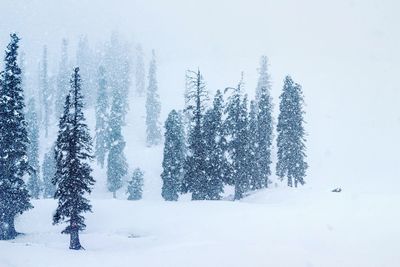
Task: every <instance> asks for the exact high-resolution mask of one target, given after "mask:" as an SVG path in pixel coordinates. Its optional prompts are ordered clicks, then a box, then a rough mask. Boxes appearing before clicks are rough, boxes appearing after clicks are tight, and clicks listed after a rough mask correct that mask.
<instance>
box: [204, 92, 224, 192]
mask: <svg viewBox="0 0 400 267" xmlns="http://www.w3.org/2000/svg"><path fill="white" fill-rule="evenodd" d="M223 112H224V103H223V96H222V94H221V92H220V91H219V90H218V91H217V93H216V95H215V97H214V103H213V107H212V108H211V109H210V110H208V111H207V112H206V114H205V116H204V138H205V148H206V154H207V158H206V166H207V167H206V176H207V187H208V190H207V191H208V194H207V199H210V200H218V199H221V194H222V193H223V192H224V181H225V180H226V176H227V175H228V170H229V169H228V162H227V159H226V156H225V151H226V148H227V142H226V138H225V134H224V128H223V121H222V115H223Z"/></svg>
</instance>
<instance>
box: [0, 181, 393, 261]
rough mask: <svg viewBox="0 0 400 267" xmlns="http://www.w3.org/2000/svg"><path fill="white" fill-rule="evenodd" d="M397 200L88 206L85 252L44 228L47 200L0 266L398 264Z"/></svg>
mask: <svg viewBox="0 0 400 267" xmlns="http://www.w3.org/2000/svg"><path fill="white" fill-rule="evenodd" d="M399 201H400V196H399V195H379V194H367V193H365V194H362V193H355V192H342V193H340V194H338V193H331V192H325V191H318V192H315V191H313V190H311V189H303V190H297V191H294V190H283V189H282V190H277V189H271V190H265V191H262V192H259V193H256V194H254V195H251V196H249V197H248V198H246V199H244V200H243V201H240V202H229V201H192V202H189V201H182V202H177V203H175V202H174V203H167V202H158V201H137V202H133V201H126V200H111V199H109V200H102V199H93V213H92V214H89V215H88V216H87V225H88V228H87V230H86V231H84V232H83V233H82V234H81V239H82V244H83V245H84V246H85V248H86V250H84V251H71V250H68V249H67V245H68V238H69V237H68V236H67V235H61V234H60V231H61V229H62V227H63V226H62V225H60V226H52V225H51V216H52V213H53V211H54V209H55V207H56V202H55V201H53V200H38V201H34V202H33V204H34V205H35V209H33V210H31V211H29V212H27V213H25V214H24V215H22V216H21V217H19V218H18V220H17V229H19V230H20V231H22V232H24V233H25V235H23V236H20V237H18V238H17V239H16V240H14V241H7V242H6V241H1V242H0V251H1V253H0V266H2V267H3V266H4V267H6V266H7V267H8V266H12V267H38V266H40V267H54V266H57V267H63V266H87V267H89V266H90V267H100V266H113V267H120V266H121V267H122V266H171V267H180V266H238V267H239V266H274V267H278V266H297V267H303V266H304V267H311V266H315V267H317V266H332V267H337V266H349V267H350V266H363V267H369V266H371V267H375V266H399V264H400V255H399V253H398V240H399V239H400V232H399V230H398V225H399V224H400V216H399V214H398V213H395V212H394V211H395V210H396V209H397V205H396V203H399Z"/></svg>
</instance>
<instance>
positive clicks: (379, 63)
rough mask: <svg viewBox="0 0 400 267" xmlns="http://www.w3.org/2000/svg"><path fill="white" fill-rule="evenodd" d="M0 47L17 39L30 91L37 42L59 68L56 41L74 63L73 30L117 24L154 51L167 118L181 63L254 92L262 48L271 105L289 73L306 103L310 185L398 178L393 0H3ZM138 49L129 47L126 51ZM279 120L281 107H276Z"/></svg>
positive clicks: (398, 56)
mask: <svg viewBox="0 0 400 267" xmlns="http://www.w3.org/2000/svg"><path fill="white" fill-rule="evenodd" d="M0 3H1V5H0V6H1V8H0V10H1V16H0V25H1V27H0V47H2V49H3V48H5V47H6V45H7V43H8V41H9V33H10V32H17V33H19V36H20V37H21V39H22V40H21V50H22V51H24V53H25V58H26V66H27V72H28V75H27V76H28V77H27V78H28V85H27V86H28V87H29V86H31V87H34V86H36V81H37V73H36V72H37V66H38V62H39V61H40V59H41V55H42V51H43V45H47V46H48V58H49V69H57V68H56V66H57V64H58V60H59V58H60V56H59V55H60V46H61V40H62V38H67V39H68V40H69V43H70V51H69V56H70V59H72V60H75V48H76V46H77V44H78V40H79V37H81V36H83V35H87V37H88V40H89V44H90V45H91V46H94V47H95V46H96V45H97V44H100V43H101V42H104V41H106V40H108V39H109V38H110V34H111V33H112V32H118V33H119V34H121V35H123V36H124V37H126V38H127V39H128V40H130V41H132V43H138V42H140V43H142V44H143V46H144V47H145V48H146V49H147V50H146V51H145V54H146V58H145V60H146V62H148V60H149V59H150V55H151V54H150V52H151V51H150V50H149V49H150V48H154V49H155V50H156V52H157V58H158V64H159V65H158V78H159V80H158V82H159V94H160V99H161V101H162V116H161V120H162V121H164V120H165V118H166V115H167V113H168V112H169V111H170V110H171V109H172V108H181V107H183V93H184V89H185V70H187V69H197V68H200V69H201V70H202V72H203V74H204V78H205V81H206V83H207V88H208V90H209V91H210V92H211V94H213V92H215V91H216V90H217V89H223V88H225V87H227V86H235V85H236V84H237V82H238V81H239V79H240V73H241V71H244V73H245V83H246V85H245V90H246V91H247V92H248V93H249V94H250V96H253V95H254V92H255V88H256V82H257V67H258V62H259V58H260V56H261V55H267V56H268V58H269V62H270V74H271V78H272V81H273V85H272V95H273V97H274V99H273V100H274V104H275V109H277V107H278V103H279V102H278V97H279V94H280V93H281V88H282V84H283V79H284V76H285V75H286V74H290V75H292V77H293V79H294V80H295V81H296V82H298V83H300V84H301V85H302V86H303V90H304V95H305V101H306V108H305V109H306V121H307V124H306V130H307V132H308V138H307V139H308V142H307V147H308V149H307V154H308V162H309V165H310V168H309V170H308V177H307V178H306V181H307V183H308V186H311V187H323V188H327V189H330V188H332V187H336V186H342V187H343V189H344V190H347V189H349V190H350V189H355V188H356V187H358V189H357V190H363V191H368V192H374V191H389V190H390V191H392V190H393V191H394V189H395V188H396V185H397V186H399V185H400V179H399V177H398V175H399V174H400V157H399V151H400V142H399V137H400V107H399V104H398V103H399V102H400V101H399V100H400V88H399V83H398V81H397V77H398V75H399V73H400V66H399V62H400V52H399V47H400V31H399V29H398V25H400V18H398V11H399V10H400V3H399V2H398V1H395V0H392V1H389V0H380V1H372V0H354V1H350V0H337V1H317V0H306V1H296V0H283V1H282V0H280V1H270V0H247V1H239V0H231V1H228V0H220V1H213V0H203V1H194V0H186V1H181V0H170V1H161V0H158V1H157V0H140V1H139V0H133V1H128V0H125V1H123V0H115V1H106V0H96V1H89V0H79V1H75V0H65V1H54V0H18V1H15V0H1V1H0ZM133 49H134V46H133V47H132V50H133ZM275 117H277V113H276V114H275Z"/></svg>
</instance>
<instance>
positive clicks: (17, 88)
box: [0, 34, 32, 240]
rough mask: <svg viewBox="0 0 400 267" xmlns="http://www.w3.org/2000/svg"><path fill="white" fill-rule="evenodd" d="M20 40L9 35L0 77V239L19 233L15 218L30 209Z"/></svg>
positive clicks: (27, 140)
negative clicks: (26, 183)
mask: <svg viewBox="0 0 400 267" xmlns="http://www.w3.org/2000/svg"><path fill="white" fill-rule="evenodd" d="M19 40H20V39H19V37H18V36H17V35H16V34H11V42H10V43H9V45H8V46H7V49H6V53H5V54H6V55H5V70H4V72H2V73H1V75H0V77H1V78H0V125H1V127H0V239H1V240H6V239H13V238H15V236H16V235H17V234H18V233H17V232H16V230H15V226H14V219H15V216H16V215H17V214H22V213H23V212H24V211H26V210H28V209H30V208H32V205H31V203H30V202H29V193H28V190H27V189H26V186H25V183H24V181H23V179H22V177H23V176H24V174H26V173H27V172H28V171H29V169H30V166H29V164H28V160H27V159H28V156H27V150H28V143H29V139H28V133H27V130H26V121H25V115H24V106H25V105H24V94H23V88H22V87H21V69H20V68H19V66H18V63H17V57H18V47H19V44H18V43H19Z"/></svg>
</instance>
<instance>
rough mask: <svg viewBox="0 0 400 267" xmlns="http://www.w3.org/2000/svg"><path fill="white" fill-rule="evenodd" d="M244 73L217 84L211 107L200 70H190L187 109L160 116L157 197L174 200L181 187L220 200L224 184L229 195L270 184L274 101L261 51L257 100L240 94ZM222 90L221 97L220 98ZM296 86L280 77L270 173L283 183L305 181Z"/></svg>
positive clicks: (195, 195)
mask: <svg viewBox="0 0 400 267" xmlns="http://www.w3.org/2000/svg"><path fill="white" fill-rule="evenodd" d="M243 88H244V81H243V74H242V78H241V80H240V82H239V83H238V85H237V86H236V87H232V88H231V87H229V88H226V89H225V90H224V93H222V92H221V91H220V90H218V91H217V92H216V94H215V96H214V100H213V102H212V105H211V107H208V106H207V102H208V92H207V90H206V87H205V83H204V79H203V76H202V74H201V72H200V70H198V71H188V74H187V90H186V93H185V100H186V108H185V109H184V110H183V111H180V112H179V111H176V110H172V111H171V112H170V113H169V115H168V118H167V120H166V122H165V144H164V159H163V172H162V174H161V178H162V180H163V187H162V197H163V198H164V199H165V200H169V201H176V200H178V197H179V194H180V193H191V195H192V200H218V199H221V197H222V194H223V193H224V186H225V185H231V186H233V187H234V196H233V199H235V200H239V199H241V198H243V197H244V196H245V195H246V194H248V192H250V191H253V190H258V189H262V188H266V187H268V185H269V184H270V177H271V174H272V170H271V169H272V168H271V165H272V148H273V140H274V132H273V130H274V119H273V103H272V97H271V82H270V76H269V73H268V61H267V57H265V56H263V57H261V62H260V68H259V80H258V84H257V88H256V96H255V99H254V100H252V101H250V103H249V101H248V97H247V95H246V94H245V93H244V89H243ZM225 96H226V97H225ZM303 104H304V103H303V95H302V90H301V86H300V85H298V84H296V83H294V82H293V80H292V79H291V77H290V76H287V77H286V78H285V81H284V87H283V92H282V94H281V96H280V105H279V111H280V113H279V117H278V124H277V127H276V130H277V133H278V136H277V149H278V152H277V154H278V161H277V164H276V174H277V176H278V177H279V178H280V179H282V180H283V179H284V178H285V177H286V178H287V182H288V186H295V187H297V186H298V184H301V185H302V184H304V183H305V182H304V177H305V175H306V169H307V167H308V166H307V163H306V161H305V158H306V154H305V131H304V118H303V115H304V110H303Z"/></svg>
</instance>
